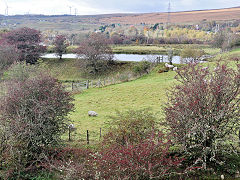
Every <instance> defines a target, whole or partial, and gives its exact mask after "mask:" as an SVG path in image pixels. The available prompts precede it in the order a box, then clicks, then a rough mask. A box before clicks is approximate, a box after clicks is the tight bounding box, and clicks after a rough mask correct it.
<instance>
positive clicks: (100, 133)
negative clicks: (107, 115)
mask: <svg viewBox="0 0 240 180" xmlns="http://www.w3.org/2000/svg"><path fill="white" fill-rule="evenodd" d="M101 137H102V128H100V138H101Z"/></svg>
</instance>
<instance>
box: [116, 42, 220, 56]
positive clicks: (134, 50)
mask: <svg viewBox="0 0 240 180" xmlns="http://www.w3.org/2000/svg"><path fill="white" fill-rule="evenodd" d="M189 46H190V47H191V48H194V49H202V50H204V51H205V53H207V54H210V55H213V54H217V53H219V52H220V49H219V48H212V47H210V46H208V45H199V44H158V45H114V46H112V50H113V52H114V53H126V54H167V53H168V50H169V49H170V48H172V49H173V52H174V54H175V55H179V54H180V53H181V50H182V49H184V48H186V47H189Z"/></svg>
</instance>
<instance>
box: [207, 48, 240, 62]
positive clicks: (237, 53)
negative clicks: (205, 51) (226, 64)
mask: <svg viewBox="0 0 240 180" xmlns="http://www.w3.org/2000/svg"><path fill="white" fill-rule="evenodd" d="M232 60H233V61H237V60H238V61H239V60H240V48H236V49H233V50H231V51H229V52H224V53H220V54H218V55H217V56H216V57H215V58H213V59H211V61H232Z"/></svg>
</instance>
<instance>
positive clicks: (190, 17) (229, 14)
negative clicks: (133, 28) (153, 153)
mask: <svg viewBox="0 0 240 180" xmlns="http://www.w3.org/2000/svg"><path fill="white" fill-rule="evenodd" d="M167 17H168V13H147V14H139V15H129V16H123V17H107V18H102V19H100V22H103V23H121V24H140V23H146V24H155V23H166V21H167ZM239 17H240V7H235V8H226V9H214V10H201V11H185V12H172V13H171V14H170V21H171V22H172V23H188V22H196V21H203V20H207V21H211V20H215V21H221V20H234V19H235V20H236V19H239Z"/></svg>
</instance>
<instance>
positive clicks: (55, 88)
mask: <svg viewBox="0 0 240 180" xmlns="http://www.w3.org/2000/svg"><path fill="white" fill-rule="evenodd" d="M27 67H28V66H26V68H27ZM26 71H27V70H26ZM72 101H73V99H72V97H71V96H70V95H69V93H67V92H65V89H64V87H63V86H62V85H61V84H60V83H59V82H58V81H57V80H56V79H54V78H52V77H51V76H50V75H49V74H48V73H46V72H41V73H38V74H37V75H35V76H31V77H25V79H24V80H22V81H16V80H11V81H10V82H9V84H8V85H7V92H6V94H5V95H4V96H2V97H1V101H0V113H1V118H0V124H1V125H4V126H5V127H6V129H7V132H8V134H9V135H10V140H9V141H8V142H7V143H8V145H11V147H12V148H11V149H12V150H11V152H12V154H11V155H10V157H9V158H10V159H5V163H7V164H8V165H6V166H7V167H11V166H13V167H14V168H16V169H17V168H19V169H24V168H32V167H36V166H35V164H36V163H39V162H41V161H42V160H45V158H46V157H47V149H48V148H49V147H50V146H57V145H59V144H60V143H61V135H62V134H63V133H64V132H65V130H66V129H67V125H68V118H67V116H68V113H69V112H70V111H72V109H73V104H72Z"/></svg>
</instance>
